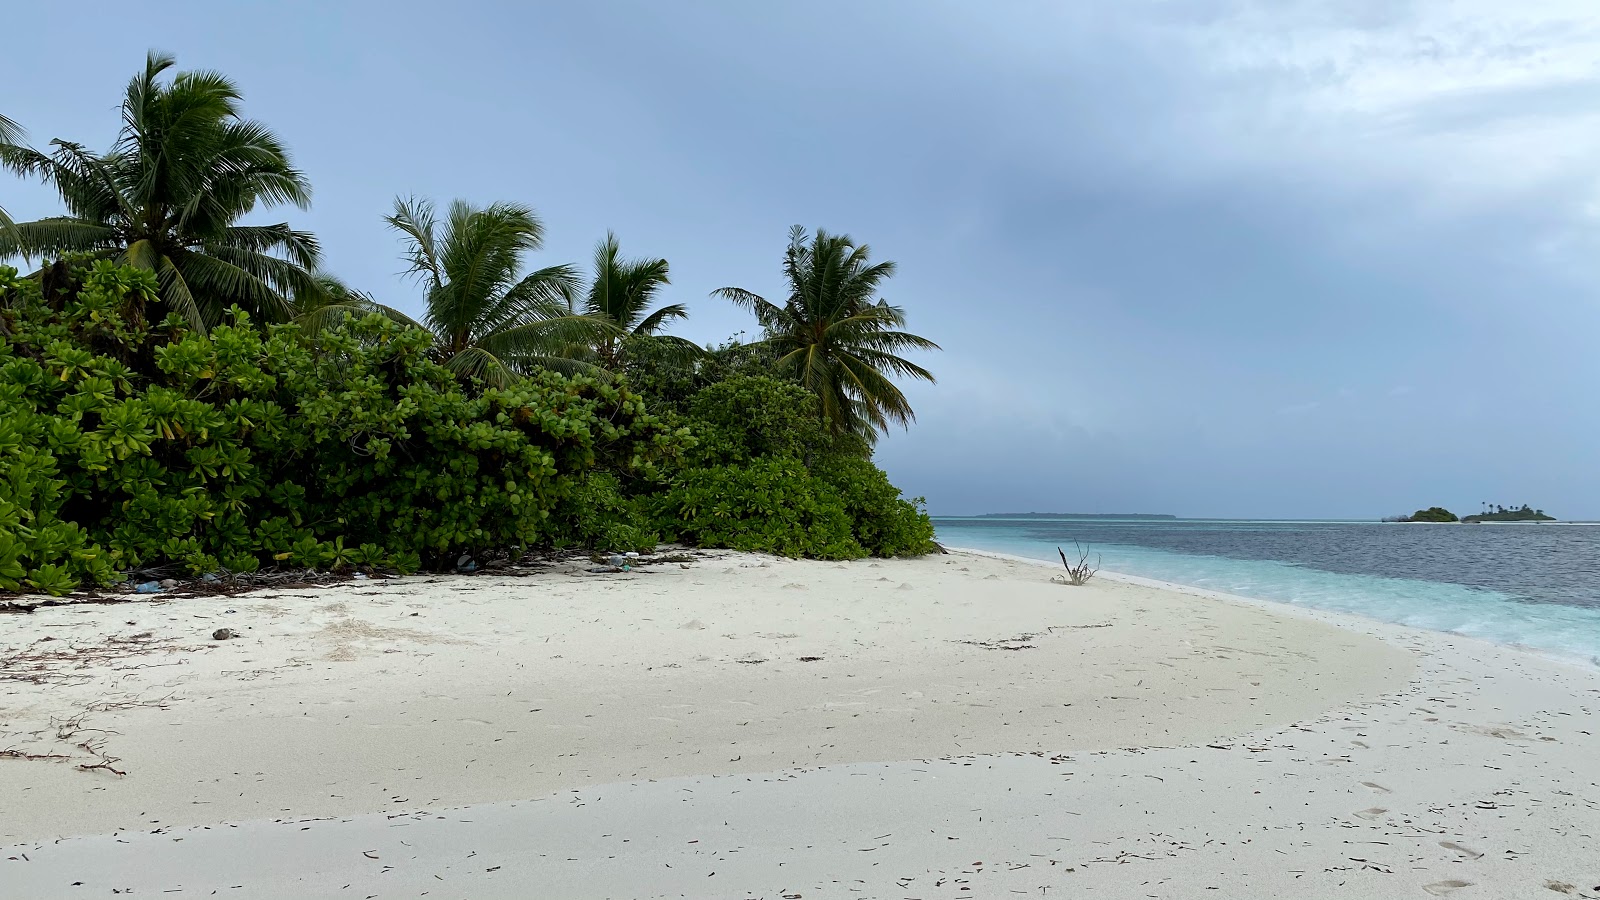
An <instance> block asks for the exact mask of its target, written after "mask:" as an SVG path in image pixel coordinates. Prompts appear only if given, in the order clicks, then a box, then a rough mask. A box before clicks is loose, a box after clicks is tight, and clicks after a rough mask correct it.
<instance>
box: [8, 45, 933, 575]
mask: <svg viewBox="0 0 1600 900" xmlns="http://www.w3.org/2000/svg"><path fill="white" fill-rule="evenodd" d="M171 67H172V61H171V59H169V58H166V57H160V56H155V55H152V57H151V58H150V61H149V64H148V65H147V67H146V69H145V71H144V72H143V73H142V74H141V75H140V76H139V77H136V78H135V79H134V80H133V82H132V83H131V84H130V85H129V87H128V90H127V94H126V99H125V101H124V105H123V114H124V127H123V130H122V134H121V136H120V137H119V140H118V142H117V143H116V145H115V146H114V147H113V148H112V149H111V151H109V152H108V153H105V154H94V153H91V152H89V151H87V150H85V149H84V148H82V147H81V146H79V145H77V144H73V143H70V142H64V141H56V142H54V143H53V146H54V150H52V151H51V152H50V153H42V152H40V151H37V150H35V149H33V148H32V147H29V146H27V145H25V144H23V143H21V140H22V132H21V130H20V129H19V128H17V127H16V126H15V123H13V122H11V121H10V120H7V119H0V162H3V163H4V164H5V165H6V166H7V167H9V168H10V169H11V170H12V171H13V172H16V173H19V174H22V175H25V176H33V177H38V178H41V179H43V180H44V181H46V182H47V183H49V184H51V185H52V186H54V187H55V188H56V189H57V190H58V192H59V193H60V195H61V199H62V202H63V204H64V206H65V207H66V210H67V215H64V216H58V217H53V218H47V219H43V220H39V221H34V222H22V223H13V222H12V221H11V220H10V219H9V218H5V217H3V216H0V258H11V259H15V260H21V261H24V262H25V263H26V265H27V267H29V268H32V267H33V266H34V265H37V266H38V267H37V268H36V269H34V270H33V271H31V272H29V273H27V274H23V273H21V272H19V271H18V270H17V269H16V268H9V267H3V266H0V590H37V591H46V592H50V593H58V594H59V593H65V592H67V591H70V590H72V589H74V588H75V587H76V586H78V585H80V584H83V583H90V584H109V583H112V582H114V581H118V580H121V579H122V578H124V577H126V576H125V573H127V572H129V571H133V570H140V571H148V570H152V569H160V570H162V571H167V572H172V573H173V574H177V573H179V572H187V573H190V574H201V573H224V572H249V571H255V570H258V569H261V568H269V567H273V566H290V567H297V568H321V569H332V570H349V569H353V568H372V569H380V568H381V569H389V570H397V571H412V570H415V569H418V568H429V569H449V568H452V567H455V566H456V565H457V563H458V561H459V560H460V559H461V557H463V556H466V557H471V558H473V559H483V558H491V557H494V556H505V555H516V554H519V553H521V552H523V551H525V550H527V549H529V548H534V547H549V546H580V547H592V548H597V549H609V550H624V549H643V548H647V547H649V546H652V545H653V544H655V543H656V542H658V541H662V540H677V541H684V542H687V543H693V544H698V545H702V546H718V547H732V548H737V549H745V550H759V551H767V552H773V553H781V554H786V555H792V556H815V557H823V558H832V559H847V558H854V557H861V556H867V555H878V556H892V555H902V554H915V553H924V552H928V551H929V550H930V549H932V547H933V544H932V538H933V529H932V525H931V523H930V522H929V520H928V517H927V516H926V514H925V513H924V512H923V510H922V508H921V504H920V502H919V501H912V500H907V499H905V498H903V497H902V496H901V494H900V491H899V490H898V489H896V488H895V487H894V486H893V485H892V484H891V483H890V482H889V480H888V478H887V476H886V475H885V474H884V473H883V471H882V470H881V469H879V468H878V467H877V466H876V465H875V464H874V463H873V462H872V445H873V443H874V441H875V440H876V438H877V435H878V433H879V431H880V430H881V429H883V428H886V427H887V425H888V424H889V423H891V422H894V423H900V424H906V423H909V422H910V421H911V420H912V418H913V414H912V410H911V407H910V405H909V403H908V402H907V401H906V398H905V397H904V395H903V394H901V393H900V391H899V389H898V388H897V387H896V386H895V385H894V383H893V382H892V381H891V377H892V376H895V375H903V376H910V377H914V378H921V379H925V380H929V381H931V380H932V376H931V375H930V374H929V373H928V372H927V371H926V370H925V369H922V368H921V367H920V366H918V365H916V364H914V363H912V362H910V361H909V360H906V359H905V358H903V357H901V356H899V355H897V354H898V353H899V352H901V351H904V350H905V349H935V348H936V347H935V345H934V344H932V342H930V341H927V340H925V339H923V338H920V337H917V336H916V335H913V334H909V333H907V332H904V331H903V330H901V329H902V327H903V325H904V322H905V312H904V311H903V310H902V309H900V308H897V307H890V306H888V305H887V304H885V303H883V302H882V301H880V300H877V299H876V296H875V295H876V291H877V289H878V287H879V286H880V284H881V283H882V281H883V279H885V278H887V277H888V275H889V274H890V273H891V272H892V268H893V265H892V263H878V264H875V265H868V263H867V249H866V247H865V246H860V245H856V244H855V243H853V242H852V241H851V240H850V239H849V238H847V237H841V236H835V235H829V234H826V233H823V232H818V233H817V235H816V237H815V238H814V239H811V238H808V237H807V236H806V235H805V233H804V232H802V231H799V230H798V229H797V230H796V231H795V232H794V233H793V234H792V235H791V242H790V245H789V249H788V251H787V253H786V255H785V261H784V275H785V276H786V277H787V279H788V280H789V282H790V286H791V288H792V294H791V296H790V297H789V298H788V300H786V301H785V302H784V303H783V304H781V305H779V304H774V303H770V302H768V301H766V300H763V299H761V298H759V297H757V296H756V295H754V294H751V293H750V292H748V291H738V290H734V289H726V290H725V291H723V292H720V293H722V294H723V296H727V297H730V298H731V299H733V300H734V301H736V302H739V303H742V304H744V305H746V306H748V307H750V308H752V309H754V310H755V311H756V314H757V318H758V320H759V321H760V323H761V325H762V326H763V329H764V331H763V334H762V335H761V337H760V339H759V340H757V341H755V342H753V343H747V344H740V343H728V344H725V345H723V346H721V347H716V348H709V349H702V348H700V347H698V346H696V345H694V344H693V343H691V342H689V341H687V340H684V339H683V338H679V337H675V336H672V335H668V334H664V333H663V331H664V329H665V327H666V326H667V325H668V324H669V323H670V322H672V321H675V320H681V319H683V318H685V317H687V315H688V309H687V307H685V306H684V305H682V304H680V303H668V302H663V301H662V298H661V296H660V295H661V292H662V290H663V289H664V288H665V287H667V286H668V285H669V281H668V277H667V274H668V266H667V263H666V261H665V260H661V259H650V258H645V259H638V260H632V259H627V258H624V257H623V256H622V255H621V253H620V249H619V244H618V242H617V240H616V238H615V236H612V235H608V236H607V238H606V239H605V240H604V241H602V242H601V244H600V245H599V247H598V248H597V251H596V258H595V266H594V271H593V272H592V273H590V274H589V276H588V277H585V276H584V274H583V273H582V272H581V271H580V270H579V269H578V268H577V267H575V266H570V265H560V264H558V265H554V266H547V267H545V268H541V269H538V270H535V271H532V272H524V270H523V265H524V261H525V257H526V255H527V254H528V253H530V252H532V251H534V250H537V249H538V248H539V247H540V245H541V243H542V236H543V227H542V224H541V223H540V222H539V220H538V218H537V217H536V216H535V215H534V213H533V211H532V209H531V208H529V207H527V206H524V205H521V204H517V203H496V204H491V205H488V206H484V207H477V206H472V205H469V204H466V203H462V202H457V203H455V204H452V205H451V207H450V208H449V210H448V211H447V213H446V215H445V216H444V220H443V221H442V222H441V221H439V220H438V218H437V216H436V215H435V212H434V209H433V207H432V205H431V204H429V203H427V202H426V201H417V200H402V201H397V203H396V206H395V209H394V211H393V212H392V213H391V214H390V215H389V216H388V217H387V218H386V220H385V221H387V222H388V224H389V225H390V226H391V227H392V228H394V229H395V230H396V231H397V232H399V233H400V235H401V237H402V240H403V242H404V247H405V250H406V254H407V259H408V260H409V261H410V263H411V265H410V271H411V274H413V275H414V276H416V278H417V279H418V280H419V281H420V282H421V284H422V287H423V290H424V308H423V311H422V316H421V319H420V321H413V320H412V319H411V318H409V317H408V316H406V315H405V314H403V313H402V312H400V311H399V310H398V309H396V308H395V307H393V306H391V305H387V304H384V303H383V302H380V301H379V300H378V299H377V298H375V297H373V296H372V295H371V294H367V293H364V292H362V291H359V290H357V289H354V288H352V287H349V286H347V285H344V284H343V283H341V282H340V281H339V280H338V279H336V278H333V277H332V276H330V275H328V274H327V273H326V272H324V271H322V270H321V269H319V268H318V266H319V264H320V259H319V255H318V252H317V244H316V241H315V239H314V238H313V237H312V236H311V235H308V234H304V233H302V232H297V231H294V230H292V229H291V228H290V227H289V226H288V225H286V224H284V225H274V226H258V225H251V226H243V225H239V224H238V221H239V220H240V218H241V217H243V216H244V215H246V214H247V213H250V212H252V211H253V210H258V209H260V208H263V207H267V206H271V205H273V204H277V203H290V204H295V205H301V206H304V205H305V203H306V202H307V200H308V198H309V183H308V181H307V179H306V178H305V177H304V176H303V175H301V174H300V173H299V172H298V171H296V170H294V169H293V167H292V166H291V165H290V164H289V159H288V155H287V152H286V151H285V149H284V147H283V144H282V143H281V142H280V141H279V140H278V139H277V138H276V137H274V136H273V135H272V133H271V132H270V131H268V130H267V129H266V128H265V127H263V126H261V125H259V124H257V123H254V122H250V121H248V120H245V119H243V118H242V116H241V113H240V109H239V103H240V99H239V93H238V91H237V90H236V89H235V88H234V87H233V85H232V84H231V83H229V82H228V81H227V80H226V79H224V78H222V77H221V76H219V75H215V74H211V73H178V74H176V75H174V76H172V77H170V78H167V77H166V73H167V72H168V70H169V69H170V68H171Z"/></svg>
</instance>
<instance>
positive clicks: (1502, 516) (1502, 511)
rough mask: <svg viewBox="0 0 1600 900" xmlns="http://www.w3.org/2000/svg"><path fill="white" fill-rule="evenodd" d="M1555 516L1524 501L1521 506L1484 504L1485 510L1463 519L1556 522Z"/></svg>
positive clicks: (1467, 520) (1466, 520)
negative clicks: (1509, 506) (1546, 513)
mask: <svg viewBox="0 0 1600 900" xmlns="http://www.w3.org/2000/svg"><path fill="white" fill-rule="evenodd" d="M1555 520H1556V518H1555V516H1547V515H1545V514H1544V510H1542V509H1534V508H1533V507H1531V506H1529V505H1528V504H1526V503H1524V504H1522V506H1521V507H1517V508H1508V507H1505V506H1492V505H1490V504H1488V503H1485V504H1484V505H1483V512H1481V513H1473V514H1472V515H1470V516H1463V517H1462V519H1461V521H1463V522H1467V523H1470V524H1473V525H1476V524H1478V523H1480V522H1554V521H1555Z"/></svg>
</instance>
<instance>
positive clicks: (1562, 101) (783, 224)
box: [0, 0, 1600, 518]
mask: <svg viewBox="0 0 1600 900" xmlns="http://www.w3.org/2000/svg"><path fill="white" fill-rule="evenodd" d="M1511 10H1515V11H1511ZM62 15H63V14H62V12H61V10H59V9H55V8H52V7H49V6H48V5H45V4H32V5H28V6H23V7H19V8H17V9H14V10H10V11H8V12H7V15H6V19H7V22H8V32H9V33H11V34H12V36H13V39H12V40H9V41H8V42H7V45H8V46H7V50H6V53H5V54H4V56H3V57H0V76H3V83H4V84H6V85H8V86H9V87H8V88H7V90H6V91H5V93H4V99H3V101H0V113H3V114H5V115H8V116H10V117H11V118H13V119H16V120H18V121H19V122H20V123H21V124H22V125H24V126H25V127H27V128H28V130H29V137H30V138H31V139H32V140H33V141H34V142H35V143H39V144H42V143H44V142H46V141H48V140H49V139H50V138H54V137H64V138H71V139H75V140H79V141H83V142H85V143H88V144H90V145H91V146H94V147H98V148H105V147H108V146H109V144H110V141H111V139H112V136H113V133H114V129H115V127H116V124H117V120H116V111H115V107H116V104H117V103H118V101H119V99H120V96H121V92H122V89H123V86H124V84H125V83H126V81H127V79H128V78H129V77H131V76H132V75H133V74H134V73H135V72H136V71H137V70H138V69H139V68H140V67H141V66H142V64H143V59H144V54H145V51H146V50H147V49H150V48H156V49H162V50H167V51H170V52H173V53H175V54H177V56H178V62H179V67H180V68H217V69H221V70H223V71H224V72H226V73H227V74H228V75H230V76H232V77H233V78H234V79H235V80H236V81H237V82H238V83H239V84H240V86H241V87H242V88H243V90H244V94H245V109H246V111H247V114H249V115H250V116H252V117H255V118H258V119H260V120H262V121H264V122H266V123H267V124H269V125H270V126H271V127H273V128H274V129H275V130H276V131H277V132H278V133H279V134H280V135H281V136H282V137H283V138H284V139H285V140H286V141H287V142H288V144H289V146H290V147H291V148H292V149H293V151H294V154H295V162H296V163H297V165H299V166H300V167H301V168H302V169H304V170H305V171H306V172H307V173H308V174H309V176H310V177H311V179H312V183H313V186H314V192H315V193H314V206H313V208H312V209H311V210H309V211H307V212H299V211H295V210H292V209H291V210H286V211H283V212H274V213H273V214H272V215H271V218H272V220H273V221H280V220H283V219H287V220H288V221H290V222H292V223H293V224H295V225H296V226H298V227H303V228H308V229H310V230H312V231H315V232H316V233H317V234H318V235H319V236H320V237H321V239H322V241H323V246H324V251H325V257H326V261H327V264H328V267H329V268H330V269H332V270H334V271H336V272H337V273H339V274H340V275H342V276H344V277H345V278H346V279H347V280H348V281H350V282H352V283H354V284H355V285H357V286H359V287H362V288H364V289H367V290H370V291H372V292H374V293H376V294H377V295H378V296H379V297H380V298H382V299H384V300H385V301H387V302H390V303H393V304H395V305H398V306H401V307H403V308H406V309H410V310H416V309H417V308H418V306H419V296H418V291H417V289H416V287H415V286H414V285H412V284H409V283H408V282H406V281H404V280H402V279H401V278H400V277H399V276H398V274H397V273H398V272H399V271H400V268H401V262H400V260H399V245H398V242H397V241H396V239H395V238H394V236H393V235H392V234H391V233H389V232H388V231H386V230H385V228H384V227H383V225H382V223H381V221H380V218H381V216H382V215H383V214H384V213H385V212H387V210H388V209H389V207H390V205H391V203H392V200H393V198H394V196H395V195H396V194H415V195H418V196H423V197H431V198H436V199H438V200H439V201H441V202H443V201H448V200H449V199H451V198H455V197H462V198H466V199H469V200H471V201H473V202H477V203H487V202H490V201H495V200H514V201H521V202H525V203H529V204H531V205H533V206H534V207H535V208H536V209H537V210H538V211H539V213H540V215H541V216H542V217H543V219H544V220H545V223H546V226H547V242H546V249H545V250H544V251H543V252H541V253H540V254H538V255H537V257H536V258H535V260H534V261H533V262H534V263H535V264H537V265H548V264H552V263H555V262H562V261H579V262H587V260H588V259H589V257H590V254H591V250H592V247H593V244H594V242H595V241H596V240H598V239H599V238H601V237H602V236H603V235H604V234H605V231H606V229H608V228H610V229H614V230H616V231H617V233H618V236H619V237H620V239H621V241H622V246H623V249H624V251H625V252H627V253H629V254H630V255H639V254H648V255H652V256H664V257H666V258H667V259H668V260H670V261H671V265H672V276H673V287H672V288H671V290H670V291H669V292H668V295H667V296H668V297H669V298H670V299H672V300H677V301H683V302H686V303H688V304H689V305H690V307H691V312H692V318H691V319H690V321H689V322H688V323H687V324H685V325H682V326H680V327H679V328H678V331H679V332H680V333H682V334H684V335H686V336H689V337H691V338H694V339H696V340H700V341H702V342H706V341H719V340H721V339H724V338H726V337H728V336H729V335H731V334H733V333H735V332H738V331H741V330H745V329H751V328H752V327H753V323H752V321H751V320H750V319H749V318H748V316H747V314H745V313H743V312H741V311H738V310H735V309H732V308H730V307H729V306H727V305H726V304H724V303H722V302H720V301H716V300H712V299H709V298H707V296H706V295H707V294H708V292H710V291H711V290H712V289H714V288H717V287H720V286H723V285H738V286H741V287H747V288H750V289H752V290H755V291H757V292H759V293H763V294H766V295H767V296H769V297H781V296H782V287H781V284H780V281H779V276H780V273H779V269H778V263H779V259H780V256H781V253H782V249H783V244H784V239H785V232H786V230H787V228H788V227H789V226H790V225H791V224H795V223H799V224H803V225H806V226H807V227H811V228H815V227H817V226H821V227H824V228H827V229H829V230H832V231H843V232H846V233H848V234H850V235H852V236H854V237H856V238H857V239H859V240H862V241H865V242H867V243H869V244H871V246H872V248H873V251H874V255H875V256H876V257H878V258H887V259H893V260H895V261H897V262H898V263H899V265H900V273H899V275H898V276H897V277H896V278H895V279H893V280H892V281H891V282H890V283H889V286H888V290H887V291H886V293H885V296H886V297H887V298H888V299H889V300H890V301H891V302H894V303H897V304H900V305H903V306H904V307H906V309H907V310H908V313H909V316H910V324H911V328H912V330H914V331H917V332H919V333H921V334H924V335H926V336H928V337H930V338H933V339H934V340H936V341H938V342H939V343H941V344H942V345H943V346H944V352H943V353H939V354H930V355H929V357H928V358H926V359H923V360H921V361H922V362H924V363H925V364H926V365H927V366H928V367H930V368H931V369H933V370H934V371H935V373H936V374H938V376H939V379H940V380H939V384H938V385H937V386H932V387H924V386H920V385H919V386H914V387H912V388H911V389H910V390H911V393H912V396H913V398H914V401H915V405H916V408H917V412H918V423H917V424H916V425H915V426H914V427H913V428H912V429H911V430H910V431H909V432H903V433H902V432H897V433H895V434H893V435H891V436H890V437H889V438H887V439H886V440H885V441H883V443H882V445H881V447H880V450H879V459H880V462H881V463H882V464H883V465H884V467H885V468H886V469H888V471H889V473H890V474H891V475H892V476H893V477H894V479H895V480H896V482H897V483H899V484H901V485H902V486H903V487H905V488H906V489H907V491H908V492H910V493H912V494H920V495H925V496H926V497H927V498H928V501H929V505H930V509H931V511H932V512H934V513H935V514H940V513H944V514H965V513H977V512H985V511H1026V510H1041V511H1045V510H1049V511H1082V512H1100V511H1112V512H1170V513H1176V514H1179V515H1185V516H1237V517H1252V516H1264V517H1302V516H1305V517H1351V518H1371V517H1376V516H1379V515H1383V514H1389V513H1395V512H1401V511H1409V510H1412V509H1415V508H1417V507H1419V506H1431V505H1434V504H1442V505H1446V506H1450V507H1452V508H1457V509H1458V511H1470V510H1472V509H1476V508H1477V506H1478V504H1479V502H1480V501H1483V500H1493V501H1497V502H1501V503H1506V504H1508V505H1509V504H1513V503H1516V504H1520V503H1522V502H1528V503H1531V504H1533V505H1535V506H1541V507H1544V508H1545V509H1547V510H1548V511H1550V512H1552V513H1553V514H1555V515H1557V516H1561V517H1563V518H1568V517H1570V518H1579V517H1586V518H1600V466H1597V464H1596V463H1597V454H1596V450H1597V448H1600V414H1597V412H1600V406H1597V403H1596V399H1595V398H1596V392H1597V388H1600V353H1596V352H1595V351H1596V343H1597V340H1596V339H1597V337H1600V253H1597V252H1596V251H1597V249H1600V247H1597V245H1600V152H1597V151H1600V8H1597V7H1595V5H1594V3H1593V2H1592V0H1519V2H1518V3H1515V4H1512V3H1506V2H1503V0H1457V2H1444V0H1415V2H1408V0H1339V2H1294V0H1261V2H1248V0H1168V2H1137V0H1098V2H1093V0H1082V2H1070V3H1069V2H1064V0H1057V2H1021V0H1007V2H998V0H990V2H984V3H973V2H960V3H958V2H954V0H950V2H941V0H904V2H888V0H813V2H810V3H805V4H773V3H748V2H734V0H729V2H699V3H696V2H688V0H685V2H674V3H660V2H644V0H637V2H633V0H589V2H581V3H580V2H568V3H552V2H543V3H529V4H510V3H506V4H490V3H480V2H466V0H458V2H454V3H446V4H441V3H427V4H422V3H415V2H411V0H390V2H384V3H356V2H344V3H327V2H321V0H317V2H273V3H256V2H251V3H246V2H228V3H215V2H206V3H165V4H162V6H161V8H160V10H159V14H151V15H129V14H127V7H126V6H125V5H113V4H101V3H96V2H88V3H80V4H77V5H76V6H74V7H73V11H72V13H71V16H70V22H66V21H63V19H62ZM0 205H3V206H5V207H6V208H7V209H9V210H10V212H11V213H12V214H13V215H14V216H16V217H18V218H19V219H20V218H23V217H27V218H32V217H35V216H42V215H49V214H53V213H55V212H57V211H58V210H59V207H58V206H57V205H56V204H55V202H54V199H53V197H52V196H51V195H49V194H48V193H46V192H44V191H43V190H42V189H40V188H39V187H37V186H33V185H28V184H24V183H21V182H18V181H17V180H15V179H14V178H12V177H11V176H9V175H0ZM1463 508H1464V509H1463Z"/></svg>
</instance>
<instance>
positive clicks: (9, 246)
mask: <svg viewBox="0 0 1600 900" xmlns="http://www.w3.org/2000/svg"><path fill="white" fill-rule="evenodd" d="M117 237H118V235H117V232H116V230H115V229H112V228H107V227H105V226H103V225H97V224H95V223H93V222H85V221H83V220H82V219H72V218H66V217H56V218H50V219H40V220H38V221H36V222H15V223H13V224H12V226H11V228H9V229H7V230H6V231H5V232H4V233H0V258H3V257H6V256H30V255H37V256H51V255H55V254H61V253H81V252H84V251H89V250H98V249H101V248H104V247H108V246H111V245H112V244H113V243H114V242H115V241H116V240H117Z"/></svg>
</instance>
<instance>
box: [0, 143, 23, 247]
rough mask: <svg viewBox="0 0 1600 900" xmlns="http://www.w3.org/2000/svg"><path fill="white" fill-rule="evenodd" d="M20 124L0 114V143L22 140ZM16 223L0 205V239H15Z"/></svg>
mask: <svg viewBox="0 0 1600 900" xmlns="http://www.w3.org/2000/svg"><path fill="white" fill-rule="evenodd" d="M22 134H23V132H22V126H21V125H18V124H17V123H16V122H13V121H11V120H10V119H8V118H6V117H5V116H0V145H4V146H6V147H13V146H15V145H16V143H17V142H18V141H20V140H22ZM17 237H18V235H17V223H15V222H13V221H11V217H10V216H8V215H6V208H5V207H4V206H0V240H16V239H17Z"/></svg>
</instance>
